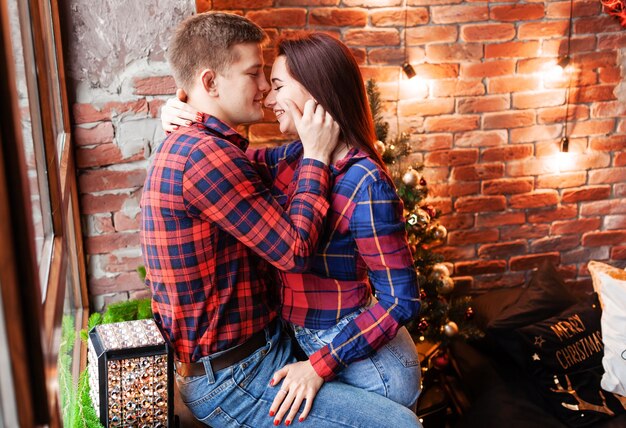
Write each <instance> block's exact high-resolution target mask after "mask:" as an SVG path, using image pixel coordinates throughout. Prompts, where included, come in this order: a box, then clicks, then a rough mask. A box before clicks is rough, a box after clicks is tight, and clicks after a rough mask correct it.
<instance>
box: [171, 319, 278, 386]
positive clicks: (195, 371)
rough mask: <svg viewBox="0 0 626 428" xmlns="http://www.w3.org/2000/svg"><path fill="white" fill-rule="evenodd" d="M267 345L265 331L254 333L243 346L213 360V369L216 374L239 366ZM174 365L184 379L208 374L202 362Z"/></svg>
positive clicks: (238, 346) (273, 323) (229, 350)
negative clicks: (239, 363) (227, 368)
mask: <svg viewBox="0 0 626 428" xmlns="http://www.w3.org/2000/svg"><path fill="white" fill-rule="evenodd" d="M275 322H276V321H272V322H271V323H270V326H273V325H275ZM266 343H267V339H266V337H265V329H263V330H261V331H258V332H256V333H254V334H253V335H252V337H250V338H249V339H248V340H246V341H245V342H243V343H242V344H241V345H237V346H235V347H234V348H230V349H228V350H226V351H224V352H223V353H221V354H219V355H218V356H216V357H215V358H211V369H212V370H213V372H214V373H215V372H217V371H220V370H222V369H225V368H226V367H230V366H232V365H234V364H237V363H238V362H239V361H241V360H243V359H244V358H246V357H248V356H250V355H252V353H253V352H254V351H256V350H257V349H259V348H261V347H263V346H265V345H266ZM174 365H175V366H176V373H178V374H179V375H180V376H183V377H187V376H204V375H205V373H206V371H205V370H204V363H203V362H201V361H200V362H197V363H183V362H182V361H178V360H176V361H175V362H174Z"/></svg>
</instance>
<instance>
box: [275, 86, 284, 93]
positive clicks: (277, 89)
mask: <svg viewBox="0 0 626 428" xmlns="http://www.w3.org/2000/svg"><path fill="white" fill-rule="evenodd" d="M280 88H282V86H276V87H275V88H274V91H276V92H278V91H280Z"/></svg>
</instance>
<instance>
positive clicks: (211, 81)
mask: <svg viewBox="0 0 626 428" xmlns="http://www.w3.org/2000/svg"><path fill="white" fill-rule="evenodd" d="M216 77H217V74H216V73H215V71H213V70H211V69H210V68H207V69H204V70H202V73H201V74H200V79H201V80H202V86H203V87H204V90H205V91H206V92H207V93H208V94H209V95H214V96H215V95H217V83H216V81H215V78H216Z"/></svg>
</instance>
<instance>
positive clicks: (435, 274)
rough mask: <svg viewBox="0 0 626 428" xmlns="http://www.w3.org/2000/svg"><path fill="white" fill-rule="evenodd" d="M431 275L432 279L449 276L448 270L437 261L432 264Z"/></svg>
mask: <svg viewBox="0 0 626 428" xmlns="http://www.w3.org/2000/svg"><path fill="white" fill-rule="evenodd" d="M431 275H432V278H433V279H442V278H445V277H447V276H450V270H449V269H448V267H447V266H446V265H444V264H443V263H437V264H435V265H434V266H433V270H432V274H431Z"/></svg>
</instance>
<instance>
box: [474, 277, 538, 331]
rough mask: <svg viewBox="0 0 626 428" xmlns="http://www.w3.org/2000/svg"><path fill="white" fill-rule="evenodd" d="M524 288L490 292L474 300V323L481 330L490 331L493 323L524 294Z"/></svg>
mask: <svg viewBox="0 0 626 428" xmlns="http://www.w3.org/2000/svg"><path fill="white" fill-rule="evenodd" d="M524 291H526V289H525V288H523V287H515V288H504V289H501V290H493V291H489V292H487V293H485V294H481V295H480V296H478V297H475V298H473V299H472V304H471V305H472V309H473V310H474V321H475V322H476V326H477V327H478V328H480V329H481V330H488V329H489V327H490V325H491V323H492V322H494V321H497V320H498V319H499V316H500V313H502V311H503V310H505V309H507V308H508V307H509V306H511V305H513V304H515V303H516V302H517V301H518V300H519V298H520V296H521V295H522V293H523V292H524Z"/></svg>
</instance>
